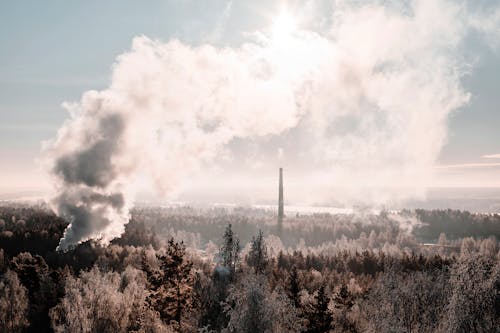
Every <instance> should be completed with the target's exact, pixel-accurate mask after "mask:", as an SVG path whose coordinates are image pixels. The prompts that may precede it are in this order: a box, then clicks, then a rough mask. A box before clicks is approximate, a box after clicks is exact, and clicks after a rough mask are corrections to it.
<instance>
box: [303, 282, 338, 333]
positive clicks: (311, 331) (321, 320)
mask: <svg viewBox="0 0 500 333" xmlns="http://www.w3.org/2000/svg"><path fill="white" fill-rule="evenodd" d="M329 302H330V299H329V298H328V296H327V295H326V292H325V285H324V284H322V285H321V287H319V289H318V292H317V294H316V296H315V297H314V303H313V305H312V308H311V311H310V313H309V325H308V327H307V331H306V332H308V333H324V332H328V331H329V330H330V328H331V327H332V325H331V323H332V313H331V311H330V309H329V308H328V303H329Z"/></svg>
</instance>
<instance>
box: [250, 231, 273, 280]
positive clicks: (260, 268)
mask: <svg viewBox="0 0 500 333" xmlns="http://www.w3.org/2000/svg"><path fill="white" fill-rule="evenodd" d="M247 264H248V266H250V267H252V268H253V269H254V272H255V274H263V273H264V272H265V271H266V268H267V265H268V257H267V247H266V244H265V242H264V233H263V232H262V230H259V233H258V234H257V237H252V243H251V247H250V252H249V253H248V257H247Z"/></svg>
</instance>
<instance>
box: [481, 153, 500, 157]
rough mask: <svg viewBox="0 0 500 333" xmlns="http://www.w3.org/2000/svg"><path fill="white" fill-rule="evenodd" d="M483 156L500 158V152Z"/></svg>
mask: <svg viewBox="0 0 500 333" xmlns="http://www.w3.org/2000/svg"><path fill="white" fill-rule="evenodd" d="M481 158H500V154H491V155H483V156H481Z"/></svg>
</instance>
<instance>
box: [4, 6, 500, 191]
mask: <svg viewBox="0 0 500 333" xmlns="http://www.w3.org/2000/svg"><path fill="white" fill-rule="evenodd" d="M481 3H482V5H485V6H486V5H488V3H495V1H494V0H492V1H482V2H481ZM278 7H279V3H278V2H274V3H273V2H272V1H255V0H249V1H234V2H233V3H232V4H231V6H230V7H228V2H227V1H222V0H215V1H194V0H187V1H184V0H170V1H167V0H154V1H147V2H145V1H123V0H112V1H102V0H86V1H78V2H77V1H67V0H59V1H56V0H53V1H36V0H33V1H6V0H1V1H0V161H1V162H0V169H1V173H2V177H1V178H0V182H2V183H1V184H0V188H6V189H12V188H17V187H19V188H37V186H36V184H34V182H36V181H37V180H39V179H40V174H38V173H37V172H36V171H34V170H36V168H37V167H36V163H35V159H36V157H37V155H38V152H39V150H40V143H41V141H42V140H46V139H49V138H52V137H54V136H55V133H56V130H57V128H58V127H59V126H60V125H61V124H62V122H63V121H64V119H66V118H67V112H66V111H65V110H64V109H63V108H62V107H61V103H62V102H64V101H75V100H78V99H79V97H80V96H81V94H82V92H84V91H86V90H89V89H102V88H105V87H106V86H107V84H108V83H109V79H108V78H109V75H110V72H111V65H112V63H113V61H114V59H115V57H116V56H117V55H119V54H120V53H122V52H124V51H126V50H127V49H129V48H130V44H131V40H132V38H133V37H134V36H138V35H142V34H144V35H146V36H148V37H150V38H158V39H161V40H164V41H167V40H169V39H171V38H178V39H181V40H183V41H185V42H187V43H191V44H199V43H202V42H210V43H214V44H217V45H238V44H239V43H240V42H241V40H242V38H243V37H242V36H243V33H244V32H248V31H254V30H256V29H258V28H260V27H262V26H263V25H268V24H270V22H271V21H272V17H273V15H274V13H276V10H277V8H278ZM466 43H467V48H466V50H467V54H466V56H467V57H469V58H470V59H471V61H472V60H474V59H476V58H477V62H476V64H475V65H474V67H475V68H474V71H473V72H472V74H471V75H470V76H469V77H466V78H465V79H464V81H463V84H464V86H465V88H466V89H467V90H468V91H470V92H471V93H472V98H471V101H470V104H469V105H468V106H467V107H465V108H463V109H461V110H459V111H457V112H455V113H454V114H453V116H452V117H451V118H450V124H449V133H450V135H449V143H448V144H447V145H446V146H445V147H444V149H443V151H442V153H441V156H440V159H439V163H441V164H460V163H478V162H484V159H481V156H482V155H485V154H498V153H500V106H499V105H500V90H499V87H500V53H499V50H498V47H489V46H488V45H487V44H488V43H487V42H485V41H484V40H481V38H479V37H477V36H474V35H471V36H469V37H468V39H467V41H466ZM490 46H491V45H490ZM497 161H498V160H497ZM490 171H491V170H490Z"/></svg>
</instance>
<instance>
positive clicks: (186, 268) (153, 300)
mask: <svg viewBox="0 0 500 333" xmlns="http://www.w3.org/2000/svg"><path fill="white" fill-rule="evenodd" d="M156 257H157V259H158V261H159V264H160V265H159V266H160V269H159V270H153V269H151V267H150V266H149V265H148V264H147V263H146V262H145V260H144V257H143V269H144V270H145V272H146V275H147V278H148V283H149V289H150V290H151V291H152V292H151V295H150V297H149V303H150V304H151V306H152V307H153V308H154V309H155V310H156V311H158V312H159V313H160V317H161V319H162V320H163V321H164V322H165V323H167V324H170V323H171V322H173V323H174V324H175V326H176V327H177V329H178V330H179V331H180V330H181V319H182V314H183V312H184V311H185V310H186V309H187V308H188V307H189V305H190V304H189V301H190V298H191V291H192V287H191V280H192V276H191V268H192V266H193V264H192V263H191V262H190V261H189V260H186V258H185V257H186V248H185V246H184V244H183V243H182V242H181V243H177V242H174V239H173V238H172V239H170V240H169V241H168V245H167V249H166V253H165V254H164V255H156Z"/></svg>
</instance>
